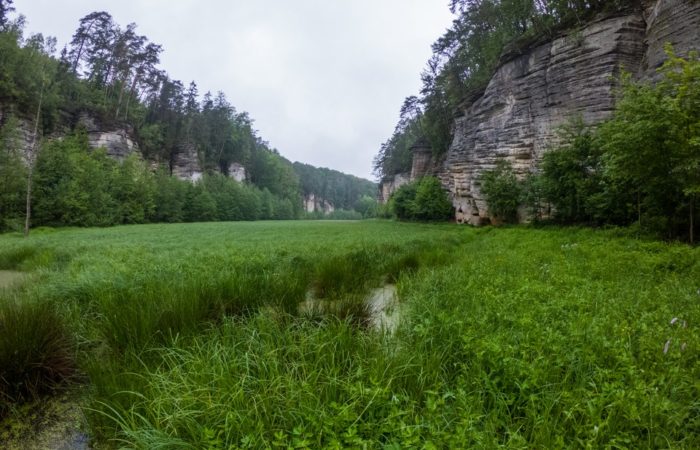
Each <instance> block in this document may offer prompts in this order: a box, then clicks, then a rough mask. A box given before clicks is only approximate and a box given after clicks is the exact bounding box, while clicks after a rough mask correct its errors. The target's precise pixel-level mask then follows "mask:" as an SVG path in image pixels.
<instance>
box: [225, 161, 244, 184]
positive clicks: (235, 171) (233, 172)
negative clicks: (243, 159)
mask: <svg viewBox="0 0 700 450" xmlns="http://www.w3.org/2000/svg"><path fill="white" fill-rule="evenodd" d="M228 176H229V177H231V178H233V179H234V180H236V181H238V182H239V183H242V182H244V181H245V180H246V172H245V167H244V166H243V165H242V164H240V163H231V165H230V166H229V167H228Z"/></svg>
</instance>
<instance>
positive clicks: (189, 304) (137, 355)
mask: <svg viewBox="0 0 700 450" xmlns="http://www.w3.org/2000/svg"><path fill="white" fill-rule="evenodd" d="M190 235H193V236H196V238H191V239H188V238H187V236H190ZM35 239H36V242H33V243H32V245H36V246H37V247H38V248H42V249H44V250H46V251H53V249H55V248H60V249H61V252H63V253H64V254H66V255H69V256H70V258H69V259H68V261H69V262H68V263H66V264H65V265H64V266H56V265H54V266H46V268H45V269H44V271H43V272H42V277H41V278H40V281H39V282H37V283H36V285H33V286H31V287H28V288H27V289H26V292H24V293H23V294H22V293H21V294H19V295H20V303H18V304H17V303H16V305H23V304H24V303H22V301H27V300H29V299H30V298H31V299H33V302H47V301H50V302H51V303H50V304H51V305H53V306H54V309H55V311H54V314H57V315H58V316H59V317H60V318H61V320H63V322H64V323H66V324H68V329H69V330H71V331H72V333H69V334H72V335H73V337H74V340H73V341H72V342H70V343H69V344H68V346H69V348H71V349H72V350H73V351H74V352H75V351H78V352H79V354H80V355H81V357H80V365H81V368H82V370H83V371H84V372H85V373H86V374H87V375H88V377H89V380H90V392H91V397H90V398H91V400H90V406H89V409H88V415H89V420H90V424H91V430H92V434H93V437H94V438H95V439H96V440H98V441H99V442H101V443H102V444H106V445H114V446H126V447H135V448H158V447H165V448H231V447H233V448H266V447H271V448H275V447H285V448H288V447H292V448H324V447H326V448H327V447H330V448H380V447H387V448H414V447H427V448H465V447H480V448H495V447H518V448H532V447H534V448H561V447H622V448H630V447H633V448H656V447H676V448H694V447H697V446H699V445H700V431H699V430H700V419H699V418H700V387H699V385H698V384H697V380H698V379H700V364H699V363H698V358H697V357H696V355H697V354H698V351H699V350H700V340H699V339H698V338H700V329H699V328H698V326H697V324H698V323H700V284H698V283H699V281H698V280H700V258H699V256H700V254H699V253H698V250H697V249H692V248H688V247H684V246H680V245H673V244H664V243H659V242H650V241H640V240H636V239H632V238H629V237H625V236H619V233H618V232H617V231H605V232H601V231H597V232H595V231H590V230H581V229H563V230H559V229H549V230H533V229H526V228H513V229H501V230H497V229H484V230H472V229H468V228H460V227H449V226H445V227H441V226H425V225H414V224H393V223H382V222H369V223H359V224H357V223H354V224H349V223H348V224H337V223H308V222H307V223H303V224H297V223H292V224H287V225H284V226H283V224H235V225H233V224H197V225H187V226H171V227H166V226H146V227H122V228H116V229H111V230H71V231H65V232H57V233H53V234H46V235H39V236H37V237H36V238H35ZM8 242H9V241H8ZM2 245H3V237H0V260H2V257H3V256H2V254H3V247H2ZM13 245H14V244H13V243H10V244H8V248H10V247H12V246H13ZM23 245H24V244H23ZM10 250H11V251H14V250H12V249H11V248H10ZM27 258H31V256H27ZM19 259H20V261H19V262H17V263H15V264H20V265H21V264H22V261H21V258H19ZM386 282H392V283H396V284H397V287H398V291H399V296H400V298H401V302H402V303H403V305H402V307H401V314H402V319H401V322H400V325H399V327H398V329H397V330H396V331H395V332H394V333H384V332H383V331H381V330H376V329H374V328H372V327H366V326H364V325H365V324H366V319H367V317H368V314H370V312H369V310H368V309H367V305H366V303H365V300H366V298H367V294H368V292H369V291H370V290H371V289H372V288H374V287H378V286H380V285H382V284H383V283H386ZM309 297H313V298H314V299H316V300H317V301H318V302H320V303H321V304H325V305H326V307H324V308H323V310H322V311H320V312H319V314H311V315H306V314H300V310H299V304H300V303H302V302H303V301H304V300H306V299H307V298H309ZM33 302H29V303H27V304H37V303H33ZM324 302H325V303H324ZM672 319H675V320H672ZM58 322H59V323H60V321H58ZM358 325H359V326H358ZM23 328H28V327H27V326H24V327H23ZM0 339H2V336H1V335H0ZM0 342H2V341H1V340H0ZM29 347H31V348H28V349H27V350H23V351H24V352H27V353H30V351H31V349H32V348H34V347H36V346H35V345H29Z"/></svg>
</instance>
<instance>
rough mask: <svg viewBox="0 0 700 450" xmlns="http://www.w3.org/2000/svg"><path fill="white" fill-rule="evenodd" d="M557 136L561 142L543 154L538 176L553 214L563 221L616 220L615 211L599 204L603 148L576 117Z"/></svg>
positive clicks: (601, 193)
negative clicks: (552, 208) (553, 211)
mask: <svg viewBox="0 0 700 450" xmlns="http://www.w3.org/2000/svg"><path fill="white" fill-rule="evenodd" d="M560 140H561V142H562V145H561V146H560V147H558V148H556V149H554V150H553V151H550V152H548V153H546V154H545V155H544V157H543V158H542V163H541V165H540V170H541V177H540V180H538V181H539V183H540V184H541V187H542V194H543V197H544V198H546V200H547V202H548V203H549V204H551V205H552V206H553V207H554V210H555V215H556V218H557V219H558V220H560V221H562V222H565V223H582V222H583V223H586V222H587V223H593V222H594V221H596V220H597V219H600V220H601V221H608V222H610V223H615V217H616V215H615V212H614V211H611V210H609V209H608V208H605V207H603V206H602V205H601V204H600V200H601V199H602V198H604V197H605V196H604V194H603V192H602V191H603V185H604V181H603V180H602V178H601V176H602V161H601V156H602V152H601V150H600V148H599V143H598V142H596V141H595V135H594V134H593V132H592V130H591V129H590V128H589V127H587V126H586V125H585V123H584V122H583V121H582V120H581V119H580V118H579V119H575V120H573V121H571V122H570V123H569V124H567V125H566V126H565V127H563V128H562V130H561V131H560ZM540 200H542V198H540ZM621 213H623V211H619V212H618V214H617V217H619V215H620V214H621Z"/></svg>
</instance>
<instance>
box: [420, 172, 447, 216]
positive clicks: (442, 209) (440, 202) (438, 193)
mask: <svg viewBox="0 0 700 450" xmlns="http://www.w3.org/2000/svg"><path fill="white" fill-rule="evenodd" d="M413 214H414V216H415V218H416V219H418V220H422V221H448V220H451V219H452V218H453V217H454V208H453V207H452V202H451V201H450V199H449V198H448V196H447V193H446V192H445V190H444V189H443V188H442V184H441V183H440V180H438V179H437V178H435V177H423V178H422V179H421V180H420V181H418V187H417V189H416V198H415V200H414V201H413Z"/></svg>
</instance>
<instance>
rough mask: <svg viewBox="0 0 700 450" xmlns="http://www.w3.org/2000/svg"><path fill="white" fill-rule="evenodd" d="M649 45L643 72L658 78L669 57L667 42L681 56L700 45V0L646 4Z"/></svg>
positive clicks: (651, 2)
mask: <svg viewBox="0 0 700 450" xmlns="http://www.w3.org/2000/svg"><path fill="white" fill-rule="evenodd" d="M644 17H645V20H646V24H647V30H646V46H647V50H646V53H645V55H644V63H643V67H642V69H643V72H642V74H641V75H642V76H644V77H645V78H647V79H656V78H657V76H658V74H657V72H656V69H658V68H659V67H660V66H661V65H662V64H663V62H664V61H665V60H666V53H665V51H664V46H665V45H666V43H671V44H673V47H674V51H675V52H676V53H677V54H679V55H682V56H685V55H687V54H688V51H689V50H698V49H699V48H700V2H698V1H697V0H695V1H693V0H659V1H649V2H647V4H646V7H645V11H644Z"/></svg>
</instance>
